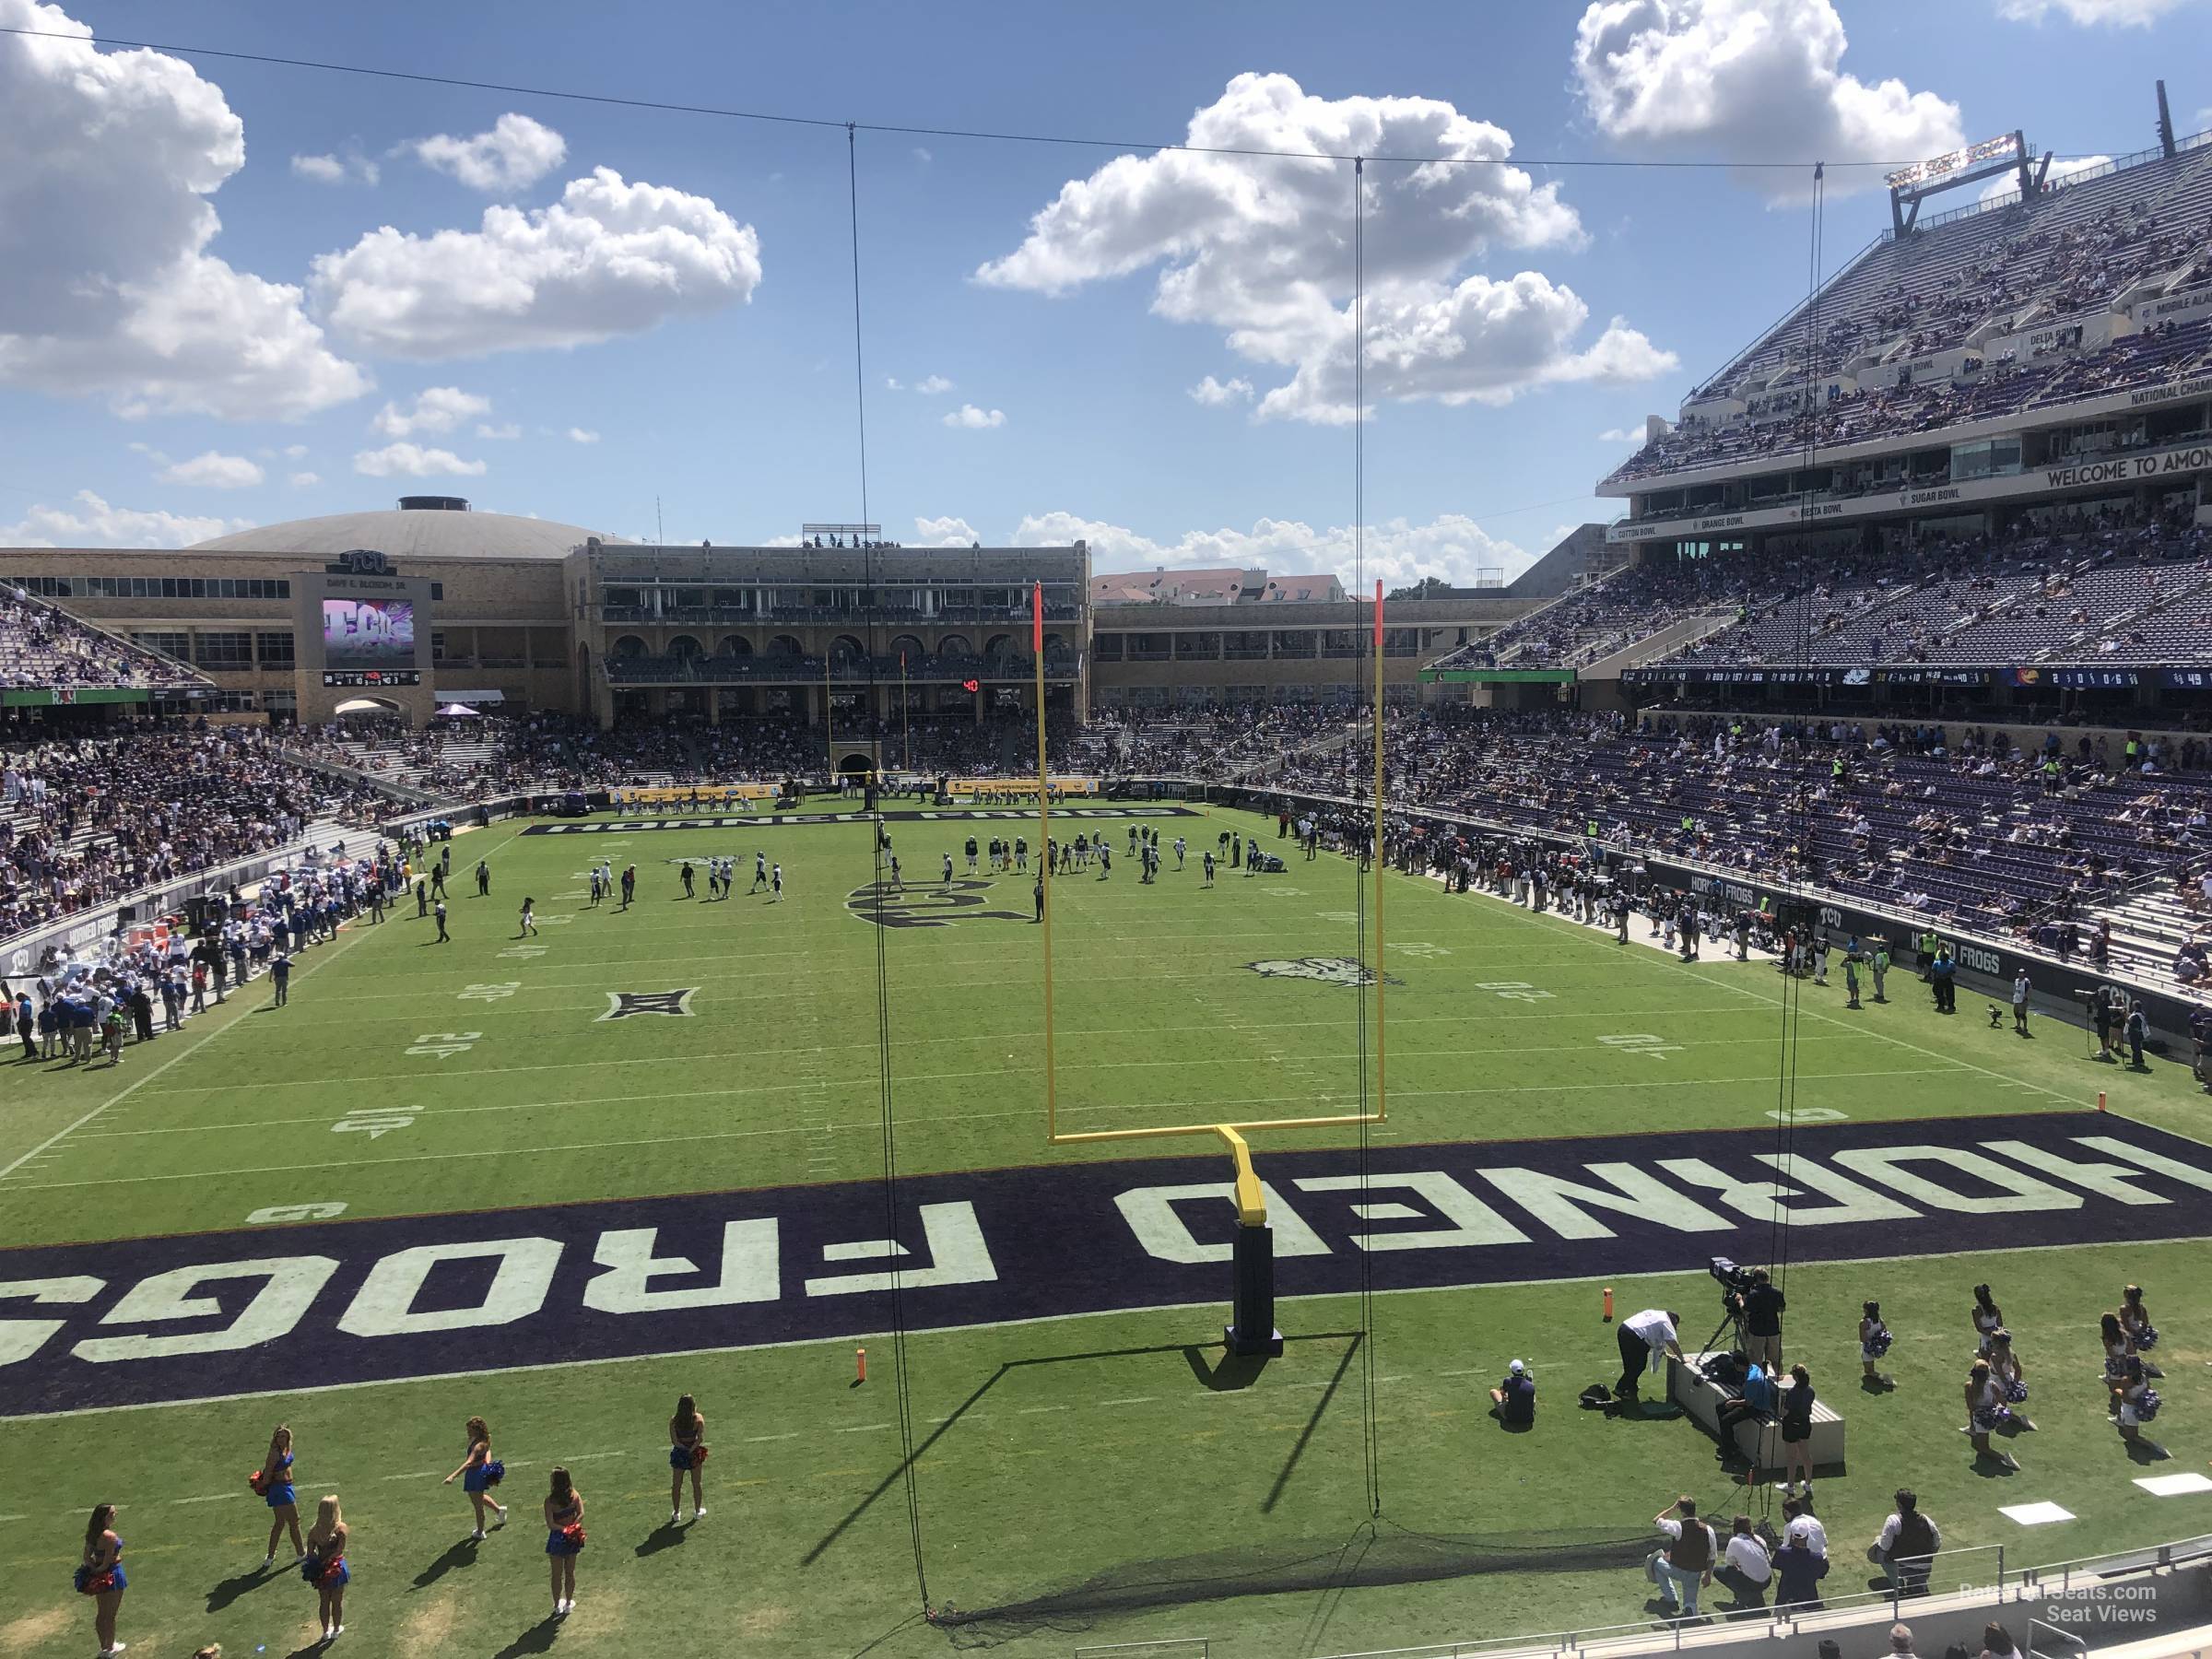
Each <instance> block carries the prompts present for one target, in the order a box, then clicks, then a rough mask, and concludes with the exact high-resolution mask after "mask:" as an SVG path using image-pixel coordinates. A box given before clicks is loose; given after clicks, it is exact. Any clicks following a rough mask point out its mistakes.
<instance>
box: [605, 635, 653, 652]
mask: <svg viewBox="0 0 2212 1659" xmlns="http://www.w3.org/2000/svg"><path fill="white" fill-rule="evenodd" d="M606 654H607V655H609V656H618V657H638V656H643V655H644V654H645V641H642V640H641V639H639V638H638V636H637V635H636V634H624V635H623V636H622V637H621V638H620V639H618V640H617V641H615V642H614V643H613V644H612V645H610V646H608V647H607V649H606Z"/></svg>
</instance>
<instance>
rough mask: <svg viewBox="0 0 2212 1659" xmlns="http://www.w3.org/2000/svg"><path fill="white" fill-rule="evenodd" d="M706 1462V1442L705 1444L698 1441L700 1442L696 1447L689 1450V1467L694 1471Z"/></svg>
mask: <svg viewBox="0 0 2212 1659" xmlns="http://www.w3.org/2000/svg"><path fill="white" fill-rule="evenodd" d="M706 1461H707V1447H706V1442H705V1441H700V1443H699V1444H698V1445H696V1446H694V1447H692V1448H691V1466H692V1467H693V1468H695V1469H696V1468H698V1467H699V1466H700V1465H702V1464H704V1463H705V1462H706Z"/></svg>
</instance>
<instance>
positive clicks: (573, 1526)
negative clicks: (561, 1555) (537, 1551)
mask: <svg viewBox="0 0 2212 1659" xmlns="http://www.w3.org/2000/svg"><path fill="white" fill-rule="evenodd" d="M560 1535H561V1539H562V1541H563V1542H564V1543H566V1544H567V1545H568V1547H569V1553H570V1554H571V1555H573V1554H575V1553H576V1551H578V1550H580V1549H582V1547H583V1523H582V1522H581V1521H571V1522H570V1523H569V1524H568V1525H566V1526H564V1527H562V1528H561V1529H560Z"/></svg>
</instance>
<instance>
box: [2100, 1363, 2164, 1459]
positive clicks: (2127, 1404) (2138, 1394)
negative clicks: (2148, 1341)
mask: <svg viewBox="0 0 2212 1659" xmlns="http://www.w3.org/2000/svg"><path fill="white" fill-rule="evenodd" d="M2112 1396H2113V1398H2114V1399H2115V1400H2116V1401H2117V1402H2118V1404H2119V1409H2118V1411H2117V1413H2116V1414H2115V1415H2116V1416H2117V1417H2118V1418H2119V1422H2120V1439H2121V1441H2122V1442H2123V1443H2124V1444H2125V1445H2126V1447H2127V1449H2128V1450H2129V1451H2130V1452H2131V1453H2132V1452H2133V1451H2134V1450H2135V1449H2136V1447H2137V1446H2146V1447H2148V1448H2149V1450H2150V1453H2151V1454H2152V1455H2153V1456H2154V1457H2164V1456H2165V1455H2166V1448H2165V1447H2163V1446H2161V1445H2159V1442H2158V1441H2147V1440H2145V1439H2144V1438H2143V1425H2144V1424H2145V1423H2147V1422H2149V1421H2150V1419H2151V1418H2154V1417H2156V1416H2158V1415H2159V1391H2158V1390H2157V1389H2155V1388H2153V1387H2151V1385H2150V1382H2149V1381H2148V1379H2147V1377H2146V1375H2145V1373H2144V1368H2143V1361H2142V1360H2141V1359H2139V1358H2138V1357H2136V1355H2134V1354H2130V1355H2128V1356H2127V1359H2126V1360H2125V1361H2124V1364H2123V1367H2122V1369H2121V1372H2120V1380H2119V1382H2118V1384H2117V1385H2116V1386H2115V1387H2114V1388H2113V1390H2112Z"/></svg>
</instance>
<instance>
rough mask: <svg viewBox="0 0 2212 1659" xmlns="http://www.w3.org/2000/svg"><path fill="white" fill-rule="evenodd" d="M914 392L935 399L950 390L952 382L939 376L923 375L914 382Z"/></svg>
mask: <svg viewBox="0 0 2212 1659" xmlns="http://www.w3.org/2000/svg"><path fill="white" fill-rule="evenodd" d="M914 390H915V391H917V392H919V393H921V394H922V395H923V396H924V397H936V396H940V395H941V394H944V393H947V392H949V391H951V390H952V382H950V381H948V380H947V379H946V378H945V377H944V376H943V375H941V374H925V375H924V376H923V377H922V378H921V379H920V380H918V381H916V382H914Z"/></svg>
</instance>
